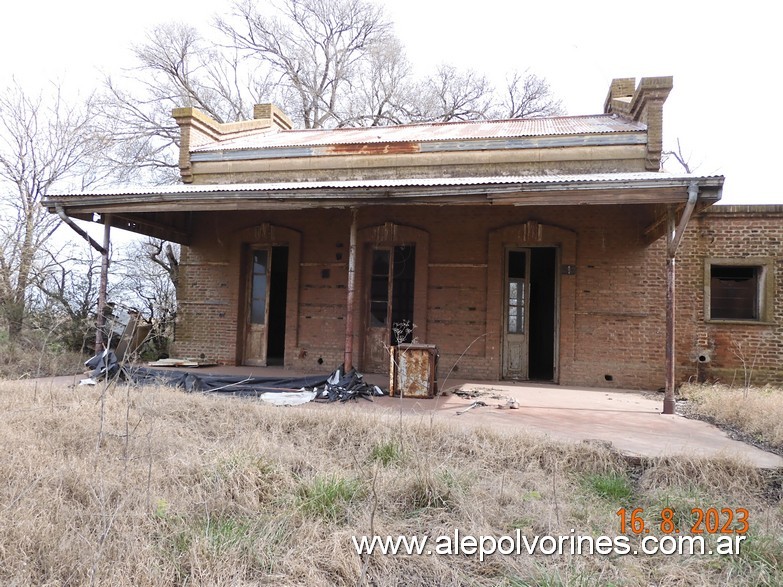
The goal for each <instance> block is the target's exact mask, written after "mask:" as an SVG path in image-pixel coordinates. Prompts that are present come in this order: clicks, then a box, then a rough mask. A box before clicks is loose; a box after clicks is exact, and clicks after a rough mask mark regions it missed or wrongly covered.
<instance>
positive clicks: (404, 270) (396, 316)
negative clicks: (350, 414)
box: [362, 245, 416, 373]
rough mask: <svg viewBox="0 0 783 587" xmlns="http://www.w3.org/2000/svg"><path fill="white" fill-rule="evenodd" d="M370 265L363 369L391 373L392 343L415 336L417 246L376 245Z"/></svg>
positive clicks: (371, 371) (408, 340)
mask: <svg viewBox="0 0 783 587" xmlns="http://www.w3.org/2000/svg"><path fill="white" fill-rule="evenodd" d="M369 264H370V267H369V272H368V273H369V283H368V284H367V286H366V287H367V291H368V292H369V296H368V303H367V306H368V312H367V314H366V318H365V320H366V322H365V324H366V328H365V337H364V362H363V366H362V368H363V369H364V370H365V371H367V372H368V373H387V372H388V369H389V356H390V351H391V346H392V345H396V344H401V343H406V342H411V340H412V339H413V328H414V324H413V308H414V304H413V297H414V281H415V272H416V247H415V246H413V245H395V246H388V247H378V248H374V249H372V250H371V252H370V260H369Z"/></svg>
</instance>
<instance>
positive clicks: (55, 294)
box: [31, 243, 112, 351]
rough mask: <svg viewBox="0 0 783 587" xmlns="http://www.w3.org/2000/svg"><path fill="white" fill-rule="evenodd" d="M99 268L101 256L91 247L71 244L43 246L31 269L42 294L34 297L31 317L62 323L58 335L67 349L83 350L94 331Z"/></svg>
mask: <svg viewBox="0 0 783 587" xmlns="http://www.w3.org/2000/svg"><path fill="white" fill-rule="evenodd" d="M100 270H101V263H100V258H99V257H98V256H97V255H96V254H95V251H93V250H92V248H90V247H89V246H88V245H87V244H86V243H79V244H78V245H77V244H73V243H71V244H69V245H66V246H63V247H61V248H59V249H58V250H51V249H50V248H49V247H44V250H43V251H42V255H41V259H40V261H39V262H38V264H37V267H36V270H35V271H34V279H35V286H36V288H37V290H38V291H39V292H40V293H41V294H42V297H37V296H36V297H34V298H33V301H32V304H31V305H32V306H34V308H35V311H34V312H33V316H34V318H38V319H39V320H41V321H43V322H46V323H48V324H53V323H60V324H62V326H61V327H60V328H59V329H58V336H57V338H58V339H59V341H60V342H61V343H63V344H64V345H65V346H66V347H67V348H68V349H69V350H73V351H80V350H83V349H84V348H85V347H86V346H87V344H88V339H89V338H90V336H91V335H92V334H93V332H94V331H93V328H94V326H95V324H94V321H93V317H94V315H95V309H96V307H97V304H98V281H99V278H100ZM111 293H112V289H111V288H110V290H109V294H110V295H111ZM36 306H37V307H36Z"/></svg>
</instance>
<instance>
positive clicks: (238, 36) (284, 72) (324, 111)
mask: <svg viewBox="0 0 783 587" xmlns="http://www.w3.org/2000/svg"><path fill="white" fill-rule="evenodd" d="M133 52H134V55H135V57H136V60H137V64H138V65H137V67H136V68H135V69H133V70H130V71H127V72H125V74H124V75H122V76H120V77H116V78H107V79H106V83H105V89H106V91H105V96H104V101H103V112H104V117H103V118H102V120H103V125H104V128H105V135H106V136H107V137H113V139H114V140H113V145H114V146H113V148H112V149H110V150H108V151H107V153H109V154H110V156H111V162H112V164H113V165H114V166H115V167H116V168H118V169H123V170H125V174H124V176H123V177H124V178H125V179H128V180H130V179H134V180H138V179H143V180H145V181H146V180H149V181H155V182H159V183H170V182H174V181H176V179H177V170H178V169H177V146H178V145H177V142H178V140H179V131H178V129H177V127H176V124H174V122H173V120H172V118H171V110H172V109H173V108H176V107H182V106H194V107H198V108H199V109H201V110H202V111H204V112H205V113H207V114H209V115H210V116H211V117H212V118H214V119H215V120H217V121H218V122H230V121H236V120H242V119H246V118H248V117H249V116H250V112H251V110H252V106H253V104H256V103H263V102H270V101H271V102H274V103H276V104H277V105H278V106H280V107H281V108H282V109H283V110H284V111H285V112H286V113H287V114H289V115H290V116H291V118H292V120H293V121H294V124H295V125H296V126H299V127H303V128H323V127H345V126H381V125H389V124H404V123H410V122H438V121H453V120H474V119H476V120H481V119H486V118H496V117H501V118H506V117H509V118H516V117H526V116H540V115H547V114H557V113H560V112H561V110H562V109H561V106H560V103H559V101H558V100H557V99H555V97H554V96H553V94H552V91H551V88H550V87H549V85H548V84H547V82H546V80H544V79H543V78H541V77H538V76H536V75H533V74H528V73H527V72H525V73H519V72H516V73H513V74H512V75H511V76H510V77H509V78H508V80H507V83H506V86H505V87H504V88H503V89H502V90H501V91H498V90H497V88H495V86H494V85H493V84H492V83H491V82H490V81H489V80H488V78H487V77H486V76H485V75H483V74H481V73H478V72H475V71H471V70H468V69H461V68H458V67H456V66H454V65H449V64H443V65H441V66H440V67H438V68H437V69H436V71H435V72H434V73H432V74H430V75H425V76H423V77H422V78H416V77H415V76H414V75H413V71H412V68H411V65H410V62H409V61H408V59H407V57H406V55H405V50H404V47H403V46H402V44H401V43H400V41H399V39H398V38H397V37H396V36H395V35H394V34H393V31H392V27H391V23H390V21H389V20H388V19H387V17H386V15H385V13H384V11H383V9H382V7H381V6H380V5H379V4H378V3H377V2H375V1H374V0H275V1H272V2H267V3H261V2H258V1H257V0H237V1H236V2H235V4H233V8H232V10H231V11H230V12H229V13H228V14H224V15H223V16H220V17H217V18H216V19H215V21H214V27H213V28H212V29H209V30H206V29H205V30H203V31H202V30H196V29H195V28H193V27H190V26H185V25H182V24H176V23H174V24H167V25H161V26H159V27H156V28H154V29H153V30H152V31H150V33H149V35H148V36H147V38H146V39H145V40H144V42H142V43H141V44H139V45H137V46H135V47H134V48H133ZM148 172H149V173H148Z"/></svg>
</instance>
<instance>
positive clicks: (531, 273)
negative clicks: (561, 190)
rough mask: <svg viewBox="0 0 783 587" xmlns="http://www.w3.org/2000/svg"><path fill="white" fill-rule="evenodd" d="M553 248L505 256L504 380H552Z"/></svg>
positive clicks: (512, 251) (554, 341) (515, 250)
mask: <svg viewBox="0 0 783 587" xmlns="http://www.w3.org/2000/svg"><path fill="white" fill-rule="evenodd" d="M556 267H557V249H556V248H555V247H533V248H513V249H508V250H506V252H505V272H504V290H503V291H504V304H503V314H504V315H503V359H502V366H503V367H502V369H503V370H502V375H503V378H504V379H518V380H537V381H553V380H554V379H555V356H556V353H555V350H556V344H557V337H556V336H555V329H556V308H557V303H556V300H557V272H556Z"/></svg>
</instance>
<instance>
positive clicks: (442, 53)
mask: <svg viewBox="0 0 783 587" xmlns="http://www.w3.org/2000/svg"><path fill="white" fill-rule="evenodd" d="M262 1H264V0H262ZM385 5H386V9H387V12H388V14H389V16H390V17H391V20H393V21H394V23H395V26H396V30H397V34H398V36H399V37H400V38H401V39H402V41H403V43H404V44H405V47H406V49H407V53H408V57H409V58H410V59H411V61H412V62H414V64H415V65H416V66H417V67H420V68H421V70H427V69H430V68H431V67H432V66H434V65H436V64H438V63H441V62H449V63H454V64H456V65H464V66H469V67H473V68H475V69H477V70H480V71H484V72H486V73H487V74H489V75H491V76H492V77H493V78H495V79H499V80H502V77H503V74H504V73H505V72H507V71H510V70H512V69H514V68H519V69H526V68H528V69H529V70H530V71H532V72H535V73H537V74H540V75H542V76H544V77H546V78H547V79H548V80H549V82H550V84H551V86H552V88H553V89H554V91H555V92H556V94H557V95H558V96H559V97H561V98H562V99H563V103H564V105H565V107H566V110H567V112H568V114H594V113H598V112H601V111H602V109H603V102H604V98H605V97H606V92H607V90H608V88H609V83H610V81H611V79H612V78H615V77H636V78H637V79H638V78H640V77H643V76H656V75H673V76H674V90H673V91H672V93H671V95H670V97H669V100H668V101H667V103H666V107H665V110H664V146H665V148H671V147H673V146H674V144H675V142H676V139H677V138H679V139H680V140H681V142H682V144H683V148H684V151H685V152H686V154H690V162H691V165H692V167H695V172H696V173H699V174H705V175H708V174H723V175H725V176H726V184H725V189H724V196H723V203H725V204H740V203H748V204H756V203H769V204H771V203H783V187H780V186H779V185H778V184H777V182H775V181H771V180H772V179H773V177H774V174H773V172H776V171H777V170H778V167H779V163H778V157H777V151H778V149H779V147H778V144H777V139H778V137H780V136H783V123H782V122H781V121H783V117H781V116H780V115H779V114H778V113H777V105H778V102H779V100H780V99H781V96H783V91H782V90H783V82H781V77H780V75H779V73H778V69H779V60H780V58H781V57H783V50H782V49H783V41H781V38H782V37H783V33H781V31H780V30H779V29H780V26H779V24H780V23H779V19H778V18H777V16H776V13H777V10H776V9H775V8H774V6H775V4H774V3H773V2H766V1H765V2H761V1H760V0H746V1H744V2H741V3H740V2H732V3H718V2H714V1H713V2H702V1H694V0H690V1H689V0H679V1H673V0H659V1H658V2H655V3H650V2H646V3H641V2H640V3H635V2H622V3H607V2H601V3H598V2H589V1H586V0H583V1H579V0H573V1H563V0H539V1H537V2H534V1H527V2H522V1H520V0H482V1H481V2H472V3H468V2H460V1H459V0H386V2H385ZM226 6H228V4H227V3H226V1H225V0H212V1H209V2H207V1H204V0H134V1H133V2H122V3H120V2H107V1H106V0H70V1H67V0H65V1H63V0H42V1H35V0H28V1H27V2H13V3H7V5H6V6H4V8H3V15H2V18H0V56H2V57H0V83H2V85H0V89H2V87H3V86H5V84H6V83H7V80H8V79H9V76H10V75H12V74H14V75H16V76H17V78H18V79H19V80H20V81H22V82H23V83H27V82H28V81H29V82H30V83H38V84H40V83H41V82H43V81H45V80H48V79H61V80H63V81H64V82H65V84H66V86H73V85H78V86H80V87H82V88H84V90H85V91H89V90H90V89H92V88H93V87H94V86H96V85H97V83H98V82H97V80H98V78H99V75H98V68H103V69H104V70H106V71H108V72H112V71H116V70H117V69H118V68H119V67H120V66H121V65H122V64H128V63H129V51H128V46H129V44H130V43H131V42H134V41H140V40H142V39H143V37H144V33H145V30H147V29H148V28H149V27H150V26H152V25H153V24H155V23H158V22H164V21H166V20H183V21H186V22H191V23H193V24H198V23H202V22H205V21H206V20H208V19H209V17H210V16H211V15H212V14H213V13H214V12H215V11H216V10H220V9H221V8H224V7H226ZM773 11H774V12H773Z"/></svg>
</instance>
